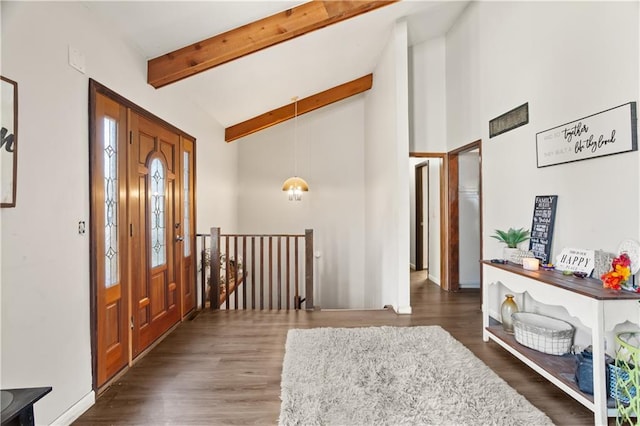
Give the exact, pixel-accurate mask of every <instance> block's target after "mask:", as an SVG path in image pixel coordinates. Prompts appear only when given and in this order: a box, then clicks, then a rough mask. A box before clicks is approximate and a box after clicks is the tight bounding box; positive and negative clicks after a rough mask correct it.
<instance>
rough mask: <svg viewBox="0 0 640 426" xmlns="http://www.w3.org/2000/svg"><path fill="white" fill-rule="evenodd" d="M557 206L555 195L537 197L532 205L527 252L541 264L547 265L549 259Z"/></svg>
mask: <svg viewBox="0 0 640 426" xmlns="http://www.w3.org/2000/svg"><path fill="white" fill-rule="evenodd" d="M557 205H558V196H557V195H537V196H536V200H535V203H534V205H533V221H532V223H531V237H530V238H529V250H531V252H533V255H534V256H535V257H537V258H538V259H540V262H541V263H542V264H545V263H549V259H551V240H552V239H553V225H554V223H555V221H556V207H557Z"/></svg>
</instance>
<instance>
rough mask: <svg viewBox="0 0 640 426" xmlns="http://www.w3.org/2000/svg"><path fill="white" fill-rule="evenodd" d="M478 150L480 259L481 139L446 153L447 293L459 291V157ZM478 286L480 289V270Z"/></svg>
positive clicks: (481, 254)
mask: <svg viewBox="0 0 640 426" xmlns="http://www.w3.org/2000/svg"><path fill="white" fill-rule="evenodd" d="M476 149H477V150H478V161H479V173H478V200H479V210H480V218H479V219H480V259H482V258H483V253H482V139H478V140H476V141H473V142H471V143H468V144H466V145H464V146H461V147H460V148H456V149H454V150H453V151H449V152H448V153H447V163H448V167H447V170H448V173H447V185H446V186H447V194H448V196H447V219H448V221H449V223H448V226H447V234H448V235H447V240H448V245H447V248H448V250H447V266H448V274H447V277H448V283H447V287H446V289H447V290H448V291H458V290H460V210H459V200H458V185H459V182H460V176H459V156H460V154H463V153H465V152H469V151H473V150H476ZM480 286H481V288H482V268H481V269H480Z"/></svg>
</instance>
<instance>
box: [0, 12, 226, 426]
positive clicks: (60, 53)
mask: <svg viewBox="0 0 640 426" xmlns="http://www.w3.org/2000/svg"><path fill="white" fill-rule="evenodd" d="M1 38H2V70H1V72H2V75H4V76H7V77H9V78H11V79H13V80H15V81H17V82H18V89H19V120H20V121H19V158H18V162H19V163H18V179H17V182H18V187H17V188H18V193H17V206H16V208H12V209H2V210H1V211H0V215H1V218H2V233H1V235H2V271H1V273H2V301H1V307H2V308H1V309H2V318H1V320H2V321H1V322H2V325H1V327H2V365H1V371H2V377H1V379H0V386H1V387H2V388H14V387H31V386H53V392H52V393H50V394H49V395H47V396H46V397H44V399H42V400H41V401H40V402H38V403H37V404H36V406H35V417H36V422H37V423H38V424H48V423H50V422H52V421H53V420H55V419H56V418H58V417H59V416H61V415H63V414H64V413H65V412H67V410H69V409H70V408H71V407H73V406H74V405H75V404H77V403H78V402H79V401H83V403H86V402H87V401H88V402H89V403H90V402H91V401H92V399H93V395H92V388H91V348H90V331H91V330H90V322H89V304H90V298H89V288H90V283H89V256H90V253H89V235H88V234H86V235H83V236H80V235H78V233H77V229H78V221H80V220H84V221H85V222H87V225H89V223H88V220H89V167H88V158H89V155H88V112H87V111H88V78H89V77H92V78H94V79H96V80H97V81H99V82H101V83H102V84H104V85H106V86H107V87H109V88H111V89H112V90H114V91H116V92H118V93H120V94H121V95H123V96H125V97H127V98H128V99H130V100H131V101H133V102H135V103H137V104H139V105H140V106H142V107H144V108H146V109H148V110H150V111H151V112H153V113H154V114H156V115H158V116H159V117H161V118H163V119H165V120H167V121H168V122H170V123H172V124H173V125H175V126H177V127H179V128H181V129H183V130H184V131H186V132H188V133H190V134H191V135H193V136H195V137H196V138H197V155H198V162H197V172H198V187H197V188H198V194H197V199H198V212H197V214H198V219H199V223H200V224H203V223H206V222H207V221H208V222H212V223H216V224H221V225H223V226H227V227H234V226H235V219H234V218H235V199H234V198H233V197H232V193H231V191H229V189H228V188H229V187H230V186H231V185H232V183H233V180H234V178H235V167H236V166H235V165H236V150H237V148H236V147H235V146H231V145H227V144H225V143H224V142H223V129H222V128H221V126H219V125H218V124H216V123H215V122H214V121H213V120H212V119H211V118H210V117H207V116H205V115H203V114H202V113H200V112H199V111H198V110H196V109H194V107H193V106H192V105H191V104H190V103H189V102H188V100H186V99H184V97H182V96H180V93H179V89H178V88H167V89H161V90H155V89H153V88H152V87H151V86H149V85H147V84H146V60H145V58H143V57H141V56H140V55H139V54H138V52H137V51H135V50H134V49H131V48H130V47H129V46H127V45H125V44H124V43H123V42H121V41H120V39H119V38H118V37H117V36H115V35H114V33H113V29H112V28H111V27H106V26H104V24H102V23H101V22H99V21H96V20H95V19H94V18H93V16H92V15H91V13H90V12H89V11H88V10H87V9H86V8H85V7H83V6H82V4H81V3H62V2H39V3H31V2H15V3H14V2H4V1H3V2H2V37H1ZM69 45H72V46H74V47H75V48H77V49H79V50H80V51H81V52H83V53H84V55H85V57H86V68H87V73H86V74H81V73H79V72H78V71H76V70H75V69H73V68H71V67H70V66H69V65H68V64H67V56H68V53H67V52H68V51H67V49H68V46H69ZM203 228H205V229H206V227H204V226H201V225H199V226H198V230H202V229H203ZM68 420H69V419H67V421H68Z"/></svg>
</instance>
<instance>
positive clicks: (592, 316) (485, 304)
mask: <svg viewBox="0 0 640 426" xmlns="http://www.w3.org/2000/svg"><path fill="white" fill-rule="evenodd" d="M482 266H483V286H482V310H483V338H484V340H485V341H489V340H492V341H494V342H496V343H498V344H499V345H500V346H501V347H502V348H504V349H505V350H507V351H508V352H510V353H511V354H512V355H514V356H515V357H516V358H518V359H519V360H521V361H522V362H523V363H525V364H526V365H528V366H529V367H531V368H532V369H533V370H535V371H536V372H538V373H539V374H540V375H542V376H543V377H545V378H546V379H547V380H549V381H550V382H551V383H553V384H554V385H556V386H557V387H558V388H559V389H561V390H563V391H564V392H565V393H567V394H568V395H569V396H571V397H572V398H574V399H575V400H576V401H578V402H580V403H581V404H582V405H584V406H585V407H587V408H589V409H590V410H592V411H593V412H594V423H595V424H597V425H606V424H607V417H608V416H615V415H616V410H615V409H612V407H615V404H614V403H613V401H612V400H607V395H606V385H607V384H606V371H605V365H604V362H602V363H594V365H593V374H594V377H593V386H594V390H595V395H589V394H586V393H584V392H582V391H580V389H579V388H578V385H577V383H576V381H575V369H576V364H575V358H574V357H573V356H569V355H564V356H556V355H548V354H544V353H542V352H539V351H536V350H534V349H530V348H527V347H525V346H523V345H521V344H520V343H518V342H516V340H515V338H514V337H513V335H510V334H508V333H506V332H505V331H504V330H503V329H502V326H501V325H500V324H499V323H497V322H496V321H495V320H494V319H493V318H494V317H495V316H496V315H499V311H500V305H501V303H502V300H500V299H499V298H498V297H497V295H498V294H500V292H499V291H497V292H496V290H495V288H501V287H499V286H502V288H503V289H504V290H507V291H508V292H515V293H518V294H524V293H526V294H528V297H530V298H531V299H532V300H534V301H535V302H536V303H537V306H540V307H546V309H550V308H551V307H555V306H561V307H563V308H565V309H566V311H567V312H568V314H569V316H570V318H572V320H571V321H573V322H574V326H575V325H576V324H577V322H576V321H579V322H580V324H582V326H585V327H587V329H588V330H589V332H590V336H591V344H592V347H593V358H594V359H602V360H604V358H605V332H611V331H612V330H613V329H614V328H615V327H616V326H617V325H619V324H623V323H627V322H628V323H631V324H634V325H635V327H637V324H638V319H639V317H640V309H639V304H638V300H640V294H638V293H632V292H624V291H623V292H618V291H613V290H610V289H605V288H603V287H602V283H601V282H600V280H597V279H592V278H577V277H574V276H567V275H564V274H562V273H561V272H558V271H544V270H539V271H528V270H525V269H524V268H522V266H520V265H516V264H514V263H507V264H495V263H491V262H489V261H483V262H482ZM496 286H497V287H496ZM490 288H492V289H493V290H490ZM490 295H491V296H490ZM571 321H570V322H571ZM611 343H613V342H611Z"/></svg>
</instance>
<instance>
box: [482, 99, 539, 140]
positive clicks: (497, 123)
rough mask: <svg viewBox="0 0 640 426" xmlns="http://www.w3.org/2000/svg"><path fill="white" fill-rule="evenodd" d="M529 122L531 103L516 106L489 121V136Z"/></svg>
mask: <svg viewBox="0 0 640 426" xmlns="http://www.w3.org/2000/svg"><path fill="white" fill-rule="evenodd" d="M528 122H529V103H528V102H527V103H525V104H522V105H520V106H519V107H515V108H514V109H512V110H511V111H507V112H505V113H504V114H502V115H499V116H498V117H496V118H494V119H493V120H491V121H489V138H492V137H494V136H498V135H500V134H502V133H504V132H508V131H509V130H513V129H515V128H516V127H520V126H524V125H525V124H527V123H528Z"/></svg>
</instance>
